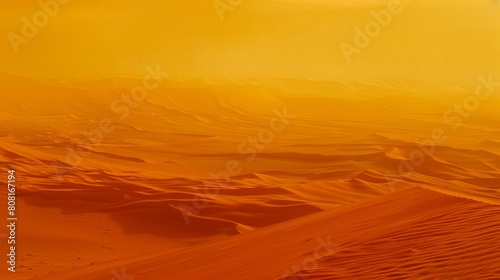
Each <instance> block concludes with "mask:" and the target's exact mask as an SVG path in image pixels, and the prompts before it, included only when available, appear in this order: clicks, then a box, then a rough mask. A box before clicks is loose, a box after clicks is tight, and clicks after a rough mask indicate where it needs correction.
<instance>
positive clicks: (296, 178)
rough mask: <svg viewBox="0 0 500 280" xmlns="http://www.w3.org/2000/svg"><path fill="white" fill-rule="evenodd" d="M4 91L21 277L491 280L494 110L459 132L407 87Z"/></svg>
mask: <svg viewBox="0 0 500 280" xmlns="http://www.w3.org/2000/svg"><path fill="white" fill-rule="evenodd" d="M1 80H2V81H4V80H5V81H7V80H8V82H5V84H6V85H7V86H6V88H7V89H8V90H11V91H12V94H10V95H9V96H8V99H7V101H8V102H2V103H1V104H0V123H1V130H0V143H1V146H0V151H1V153H0V160H1V161H2V162H3V165H4V166H11V167H12V168H14V169H16V170H17V176H18V185H19V190H18V192H19V194H18V195H19V196H18V197H19V199H20V206H19V209H21V210H20V211H22V217H23V226H22V228H21V230H20V231H19V238H20V240H22V241H23V242H22V246H20V248H19V255H20V256H19V258H20V260H19V263H20V266H19V272H18V275H19V279H107V280H109V279H113V277H114V278H117V276H116V274H117V273H118V274H122V273H123V271H122V268H126V271H127V273H130V275H131V276H135V277H136V279H235V280H236V279H240V280H242V279H283V280H284V279H306V278H307V279H498V278H499V277H500V270H498V260H499V252H500V250H499V249H500V248H498V246H497V244H500V242H499V240H497V239H498V234H497V233H498V232H499V230H500V228H499V227H500V223H499V222H498V221H500V219H499V218H500V209H499V208H498V207H499V206H498V205H499V202H500V201H499V197H500V194H499V192H500V184H499V180H498V179H499V178H500V150H499V145H498V143H497V142H498V140H497V139H498V136H499V135H500V134H499V131H498V124H499V123H500V117H499V115H498V114H497V113H496V112H497V111H496V110H497V108H498V106H499V105H500V104H499V101H498V100H496V99H491V100H488V102H485V103H482V104H481V107H480V109H478V110H477V111H474V112H471V115H470V117H469V118H467V119H463V124H462V125H461V126H460V127H458V128H454V123H453V122H446V121H444V120H443V112H446V110H448V109H449V108H453V104H454V103H455V102H456V100H454V99H453V98H451V97H450V96H451V95H452V93H451V92H450V91H446V89H443V88H441V89H438V88H436V87H429V88H428V89H426V90H428V91H429V92H432V91H435V90H440V91H441V92H442V96H447V98H442V99H439V100H437V99H435V98H433V96H432V95H430V94H428V93H425V94H418V93H417V92H418V91H412V90H409V88H411V82H405V83H398V82H392V83H381V82H375V83H372V84H368V83H365V84H361V83H359V84H358V83H352V84H348V85H346V84H345V83H335V82H315V83H313V82H311V84H312V88H313V89H314V91H315V92H317V93H318V94H317V95H315V96H312V95H311V94H310V93H301V92H300V91H293V90H290V89H291V88H295V87H296V86H298V85H300V84H301V83H302V82H300V81H294V80H279V79H274V80H273V79H265V80H262V81H261V80H258V79H255V80H252V79H250V80H242V81H231V83H227V84H224V83H223V82H221V81H207V80H205V81H199V80H198V81H184V82H183V83H180V82H179V81H174V80H171V81H169V80H167V81H165V83H164V84H163V85H162V87H161V88H158V89H156V90H155V91H152V92H149V93H148V96H147V99H145V100H143V101H137V100H135V101H134V99H129V100H128V101H127V100H125V99H123V98H124V97H123V96H129V94H130V93H129V92H128V91H127V90H128V89H130V88H131V87H133V85H134V84H135V83H136V82H137V83H140V81H135V80H130V79H129V80H125V79H109V80H106V81H101V82H96V81H88V82H86V81H71V80H65V81H62V82H59V81H52V82H48V83H42V82H35V81H32V80H29V79H24V78H21V77H11V76H8V75H4V76H2V77H1ZM261 82H262V84H261ZM303 83H304V84H306V85H307V83H308V82H307V81H303ZM181 84H182V86H180V85H181ZM388 84H390V87H389V86H388ZM398 84H399V85H400V86H399V87H398V86H396V85H398ZM273 85H274V86H273ZM275 85H279V86H275ZM305 87H306V86H305ZM389 88H391V89H389ZM415 88H420V89H419V91H422V90H423V89H422V88H423V86H422V85H415V87H414V89H415ZM33 92H36V93H37V94H36V95H35V94H32V93H33ZM330 92H331V93H337V92H338V93H339V94H337V95H329V93H330ZM354 92H357V94H356V95H355V96H356V97H355V98H349V93H354ZM441 92H437V93H436V94H441ZM29 96H32V98H30V97H29ZM333 96H334V97H333ZM129 98H130V96H129ZM127 102H130V103H127ZM435 129H440V131H441V132H442V133H444V134H445V135H446V136H447V138H446V141H442V142H440V143H434V144H432V143H431V144H430V142H429V139H433V133H435ZM417 140H418V141H417ZM417 152H418V154H421V155H423V158H418V159H417V158H415V155H416V153H417ZM224 174H226V175H228V174H229V176H225V175H224ZM2 192H5V190H2ZM319 237H320V238H324V240H331V242H333V243H335V244H330V245H331V246H330V247H328V248H327V249H324V248H323V249H321V251H322V254H320V255H321V257H315V255H318V254H315V253H317V251H315V249H316V247H317V246H318V241H317V238H319ZM321 240H323V239H321ZM321 242H323V241H321ZM333 248H334V249H333ZM325 252H327V254H326V253H325ZM323 253H325V254H323ZM311 256H312V257H311ZM304 259H306V260H309V261H305V264H307V265H309V266H308V267H306V268H304V267H303V263H304ZM287 271H288V272H287ZM2 273H3V272H2ZM287 273H288V274H287ZM165 275H168V276H165ZM301 277H302V278H301Z"/></svg>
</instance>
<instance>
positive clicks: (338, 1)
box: [0, 0, 500, 82]
mask: <svg viewBox="0 0 500 280" xmlns="http://www.w3.org/2000/svg"><path fill="white" fill-rule="evenodd" d="M42 1H45V2H50V1H49V0H42ZM230 1H231V0H221V3H227V2H230ZM232 1H233V3H235V2H238V1H237V0H232ZM4 2H15V1H2V4H0V23H1V24H0V34H3V35H2V36H3V39H2V40H1V41H0V54H1V59H0V72H6V73H12V74H18V75H23V76H32V77H60V76H64V77H79V78H82V77H105V76H106V77H107V76H137V77H139V76H142V75H143V73H144V63H146V64H151V65H154V64H157V63H160V64H161V65H163V67H164V68H165V69H166V70H168V71H169V72H170V73H171V75H172V77H183V78H192V77H248V76H266V77H289V78H312V79H331V80H377V79H420V80H433V81H434V80H436V81H443V82H449V81H450V82H455V81H463V80H472V79H475V78H476V77H477V76H478V75H481V74H488V73H496V74H500V69H499V68H500V6H499V5H497V4H494V0H485V1H473V0H471V1H459V0H457V1H439V2H440V4H436V3H434V2H438V1H431V0H427V1H426V0H414V1H402V2H401V8H400V9H402V12H401V13H399V14H393V13H391V20H390V22H389V24H388V25H387V26H380V25H379V26H380V30H379V31H378V32H375V33H376V35H374V36H373V38H370V39H371V41H370V42H369V43H368V44H367V45H366V46H365V47H363V48H357V49H358V51H359V52H358V53H354V54H352V55H351V56H350V60H351V62H350V63H348V60H347V59H346V56H345V55H344V54H343V51H342V48H341V47H340V44H341V43H342V42H345V43H346V44H350V45H351V46H353V47H356V45H355V43H354V38H355V35H356V32H355V28H356V27H359V28H361V29H364V28H365V26H366V24H368V23H370V22H372V21H373V20H374V18H373V13H374V12H380V11H381V10H387V5H388V2H389V1H379V0H375V1H368V0H367V1H359V0H358V1H347V0H334V1H328V0H324V1H320V0H316V1H310V0H308V1H306V0H303V1H301V0H292V1H284V0H283V1H277V0H266V1H262V0H243V1H241V4H240V5H236V6H235V7H232V10H230V11H226V12H225V13H224V14H223V16H224V20H223V21H221V19H220V17H219V15H218V13H217V12H216V9H215V8H214V2H212V0H203V1H201V0H191V1H188V0H175V1H172V0H170V1H169V0H166V1H165V0H142V1H119V0H86V1H76V0H73V1H69V3H68V4H65V5H61V6H60V7H59V11H58V12H56V13H54V15H53V17H51V16H49V19H48V23H47V24H46V25H43V26H41V27H40V28H38V29H39V30H38V32H36V34H35V35H34V36H33V38H26V40H27V42H26V41H24V42H23V43H21V44H19V45H18V50H19V53H18V54H16V53H15V51H14V48H13V47H12V44H11V40H12V38H13V37H12V36H17V35H19V36H23V32H22V28H23V25H24V23H23V21H22V18H23V17H26V18H28V19H30V21H31V22H32V21H33V20H32V18H33V15H34V14H35V13H36V12H38V11H42V8H41V7H40V6H39V4H38V1H27V0H24V1H16V2H17V3H4ZM11 32H13V33H15V34H17V35H12V34H13V33H11ZM9 34H10V35H9ZM9 36H10V37H9ZM16 38H17V39H19V37H16Z"/></svg>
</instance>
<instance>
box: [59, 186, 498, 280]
mask: <svg viewBox="0 0 500 280" xmlns="http://www.w3.org/2000/svg"><path fill="white" fill-rule="evenodd" d="M499 218H500V207H499V206H496V205H489V204H484V203H481V202H476V201H473V200H467V199H460V198H453V197H450V196H446V195H442V194H438V193H435V192H432V191H428V190H424V189H420V188H411V189H408V190H405V191H401V192H398V193H396V194H391V195H387V196H383V197H379V198H376V199H370V200H367V201H364V202H360V203H355V204H352V205H348V206H343V207H339V208H336V209H333V210H329V211H325V212H321V213H318V214H314V215H310V216H307V217H303V218H299V219H295V220H293V221H289V222H283V223H279V224H276V225H273V226H270V227H267V228H263V229H259V230H255V231H253V232H250V233H247V234H243V235H239V236H234V237H230V238H227V239H224V240H221V241H217V242H212V243H209V244H202V245H198V246H194V247H192V248H189V249H184V250H179V251H176V252H172V253H165V254H161V253H160V255H159V256H157V257H152V258H148V259H144V260H140V258H138V259H137V260H125V261H123V260H117V261H113V262H109V263H105V264H102V265H101V267H87V268H83V269H81V270H77V271H73V272H70V273H68V274H65V275H63V276H61V277H56V278H54V279H108V278H109V271H110V270H111V269H113V267H127V271H129V272H130V273H133V274H134V275H135V276H136V277H137V278H141V279H162V277H163V278H165V277H167V278H168V279H498V277H500V268H499V267H498V262H497V260H498V257H499V256H500V250H499V249H500V248H499V246H498V244H500V239H499V238H500V237H499V236H498V232H499V231H500V220H499ZM318 239H320V240H321V241H318ZM322 244H323V245H322ZM321 246H323V247H321ZM318 248H319V249H318ZM318 257H319V258H318Z"/></svg>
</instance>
